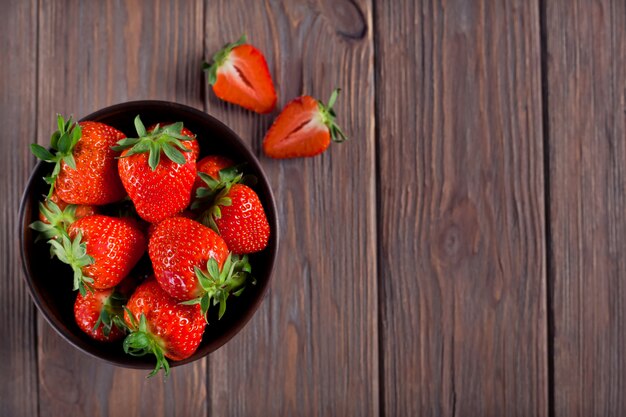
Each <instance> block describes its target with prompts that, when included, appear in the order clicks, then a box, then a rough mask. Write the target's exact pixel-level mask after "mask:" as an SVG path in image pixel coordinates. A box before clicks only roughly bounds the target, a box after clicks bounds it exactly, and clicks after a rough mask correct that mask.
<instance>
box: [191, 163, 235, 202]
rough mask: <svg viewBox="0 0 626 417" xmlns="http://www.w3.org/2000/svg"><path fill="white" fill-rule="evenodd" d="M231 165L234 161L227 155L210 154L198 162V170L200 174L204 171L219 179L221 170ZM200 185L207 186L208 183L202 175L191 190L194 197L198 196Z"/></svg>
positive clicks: (197, 178)
mask: <svg viewBox="0 0 626 417" xmlns="http://www.w3.org/2000/svg"><path fill="white" fill-rule="evenodd" d="M231 166H233V161H231V160H230V159H228V158H226V157H225V156H220V155H209V156H205V157H204V158H202V159H201V160H199V161H198V162H197V163H196V171H197V172H198V174H199V173H201V172H203V173H205V174H207V175H209V176H211V177H213V178H215V179H219V172H220V171H221V170H223V169H226V168H229V167H231ZM200 187H206V184H205V182H204V181H203V180H202V178H201V177H200V176H197V177H196V181H195V182H194V184H193V190H192V191H191V197H192V199H193V198H194V197H195V196H196V191H198V188H200Z"/></svg>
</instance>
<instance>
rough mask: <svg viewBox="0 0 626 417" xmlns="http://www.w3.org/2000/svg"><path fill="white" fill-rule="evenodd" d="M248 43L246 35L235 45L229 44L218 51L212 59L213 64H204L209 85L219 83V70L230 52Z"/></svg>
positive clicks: (203, 68)
mask: <svg viewBox="0 0 626 417" xmlns="http://www.w3.org/2000/svg"><path fill="white" fill-rule="evenodd" d="M246 42H248V38H247V37H246V35H241V37H240V38H239V39H238V40H237V41H236V42H233V43H227V44H226V45H224V47H223V48H222V49H220V50H219V51H217V52H216V53H215V54H214V55H213V57H211V63H210V64H209V63H207V62H203V63H202V70H203V71H205V72H206V73H207V77H208V81H209V84H211V85H213V84H215V83H216V82H217V70H218V69H219V68H220V67H221V66H222V65H223V64H224V62H225V61H226V59H228V56H229V55H230V52H231V51H232V50H233V49H235V48H236V47H238V46H241V45H243V44H245V43H246Z"/></svg>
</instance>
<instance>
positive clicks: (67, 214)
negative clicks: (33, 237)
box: [28, 200, 76, 240]
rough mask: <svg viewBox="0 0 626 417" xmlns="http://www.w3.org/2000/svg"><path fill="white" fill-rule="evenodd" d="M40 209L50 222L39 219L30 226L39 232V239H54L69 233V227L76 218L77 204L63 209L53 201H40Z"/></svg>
mask: <svg viewBox="0 0 626 417" xmlns="http://www.w3.org/2000/svg"><path fill="white" fill-rule="evenodd" d="M39 211H40V213H41V214H43V216H44V218H45V219H46V220H48V223H44V222H42V221H40V220H37V221H35V222H33V223H31V224H30V225H29V226H28V227H30V228H31V229H33V230H36V231H37V232H39V233H40V234H39V236H37V240H40V239H46V240H49V239H53V238H59V237H61V236H64V235H67V228H68V227H69V226H70V225H71V224H72V223H74V221H75V220H76V206H75V205H74V204H69V205H68V206H66V207H65V209H63V210H61V209H60V208H59V206H58V205H56V204H55V203H54V202H53V201H51V200H48V201H46V202H45V203H39Z"/></svg>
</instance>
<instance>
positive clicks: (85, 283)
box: [48, 232, 94, 296]
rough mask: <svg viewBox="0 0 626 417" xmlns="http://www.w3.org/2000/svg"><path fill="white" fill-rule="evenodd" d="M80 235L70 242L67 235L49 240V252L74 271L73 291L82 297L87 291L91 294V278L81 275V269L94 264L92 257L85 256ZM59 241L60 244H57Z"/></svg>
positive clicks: (83, 243) (84, 248)
mask: <svg viewBox="0 0 626 417" xmlns="http://www.w3.org/2000/svg"><path fill="white" fill-rule="evenodd" d="M82 238H83V237H82V233H80V232H78V234H77V235H76V236H75V237H74V239H73V240H70V237H69V236H68V235H67V234H63V235H61V236H60V239H50V240H49V241H48V243H49V244H50V245H51V248H50V252H51V253H52V254H53V255H54V256H56V257H57V258H59V260H60V261H61V262H63V263H66V264H68V265H69V266H71V267H72V270H73V271H74V287H73V289H74V291H76V290H78V291H80V293H81V294H82V295H83V296H84V295H85V294H87V290H89V291H92V292H93V287H92V286H91V284H93V278H91V277H88V276H86V275H84V274H83V267H85V266H87V265H91V264H92V263H94V259H93V257H91V256H89V255H88V254H87V245H86V244H85V242H82ZM59 240H60V241H61V242H59Z"/></svg>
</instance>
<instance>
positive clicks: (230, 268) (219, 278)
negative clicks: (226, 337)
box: [181, 253, 254, 323]
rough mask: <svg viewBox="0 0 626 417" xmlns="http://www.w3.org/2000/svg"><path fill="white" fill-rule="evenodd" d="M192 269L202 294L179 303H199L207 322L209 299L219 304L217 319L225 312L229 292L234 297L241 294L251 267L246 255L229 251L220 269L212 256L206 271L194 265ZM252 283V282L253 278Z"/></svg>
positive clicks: (214, 303)
mask: <svg viewBox="0 0 626 417" xmlns="http://www.w3.org/2000/svg"><path fill="white" fill-rule="evenodd" d="M194 271H195V273H196V277H197V278H198V282H199V284H200V287H202V290H203V291H204V294H203V295H202V296H201V297H198V298H194V299H192V300H188V301H183V302H182V303H181V304H185V305H194V304H200V308H201V310H202V315H203V316H204V319H205V320H206V321H207V323H208V318H207V313H208V311H209V306H210V305H211V300H213V305H214V306H215V305H218V304H219V313H218V320H220V319H221V318H222V316H223V315H224V313H225V312H226V300H228V297H229V296H230V295H231V294H232V295H234V296H235V297H238V296H239V295H241V293H242V292H243V290H244V289H245V284H246V281H247V280H248V276H249V275H250V272H251V271H252V268H251V266H250V263H249V262H248V256H247V255H244V256H242V257H239V256H238V255H233V254H232V253H229V254H228V257H227V258H226V260H225V261H224V265H223V266H222V270H221V271H220V269H219V265H218V263H217V261H216V260H215V259H213V258H210V259H209V260H208V262H207V270H206V271H203V270H202V269H200V268H198V267H195V268H194ZM252 283H253V284H254V280H252Z"/></svg>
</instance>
